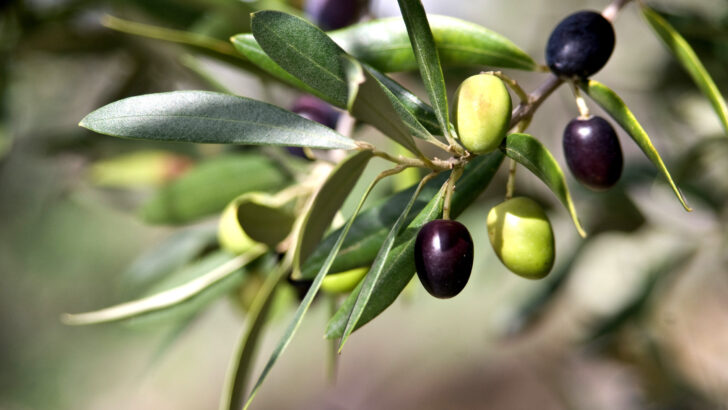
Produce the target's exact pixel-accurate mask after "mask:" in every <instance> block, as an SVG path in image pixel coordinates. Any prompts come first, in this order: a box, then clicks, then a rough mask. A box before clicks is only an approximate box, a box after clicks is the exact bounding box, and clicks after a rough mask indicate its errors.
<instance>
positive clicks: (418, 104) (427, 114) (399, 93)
mask: <svg viewBox="0 0 728 410" xmlns="http://www.w3.org/2000/svg"><path fill="white" fill-rule="evenodd" d="M365 67H366V69H367V71H368V72H369V73H370V74H371V75H373V76H374V77H375V78H376V79H377V80H378V81H379V82H380V83H381V84H382V85H383V86H385V87H386V88H387V90H388V91H389V93H391V95H392V96H394V97H395V98H396V99H397V100H398V101H399V104H401V105H402V107H404V108H405V109H406V110H407V111H408V112H409V113H410V114H412V115H413V116H414V117H415V118H416V119H417V122H419V123H420V124H422V126H424V127H425V129H426V130H427V132H428V133H430V134H431V135H443V133H442V129H440V124H439V123H438V122H437V115H435V110H434V109H432V107H430V106H429V105H427V104H425V103H424V102H423V101H422V100H420V99H419V97H417V96H416V95H414V94H412V92H410V91H409V90H407V89H406V88H404V87H403V86H402V85H401V84H400V83H398V82H396V81H394V80H393V79H391V78H389V77H388V76H386V75H384V74H382V73H381V72H379V71H377V70H375V69H374V68H373V67H371V66H368V65H366V64H365ZM388 95H389V94H388ZM392 104H393V105H394V106H395V107H397V106H398V105H399V104H396V103H395V102H392ZM400 116H401V117H403V118H404V115H402V114H400ZM405 122H407V121H405ZM413 135H414V136H416V137H419V138H425V139H429V136H424V137H423V136H422V134H421V133H420V132H413Z"/></svg>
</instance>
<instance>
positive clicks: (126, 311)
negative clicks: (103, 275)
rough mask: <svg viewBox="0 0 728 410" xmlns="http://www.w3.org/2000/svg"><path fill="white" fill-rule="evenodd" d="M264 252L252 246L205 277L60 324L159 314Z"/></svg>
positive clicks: (66, 316)
mask: <svg viewBox="0 0 728 410" xmlns="http://www.w3.org/2000/svg"><path fill="white" fill-rule="evenodd" d="M265 252H266V247H265V246H263V245H260V246H256V247H255V248H253V249H251V250H250V251H249V252H247V253H246V254H243V255H240V256H232V255H230V256H228V257H227V258H226V260H225V261H224V262H223V263H221V264H219V265H218V266H216V267H215V268H214V269H212V270H210V271H209V272H208V273H206V274H204V275H202V276H199V277H197V278H195V279H193V280H191V281H189V282H187V283H184V284H182V285H179V286H176V287H174V288H171V289H167V290H164V291H162V292H159V293H156V294H154V295H151V296H148V297H145V298H142V299H138V300H135V301H131V302H127V303H122V304H120V305H116V306H112V307H109V308H106V309H101V310H97V311H93V312H86V313H79V314H64V315H63V316H62V317H61V320H62V321H63V323H65V324H67V325H91V324H98V323H109V322H117V321H120V320H125V319H131V318H137V317H140V316H143V315H147V314H150V313H154V312H159V311H162V310H165V309H168V308H170V307H173V306H176V305H178V304H180V303H183V302H186V301H189V300H191V299H193V298H194V297H196V296H198V295H200V294H201V293H202V292H204V291H205V290H207V289H208V288H210V287H211V286H213V285H215V284H216V283H218V282H220V281H222V280H223V279H225V278H227V277H229V276H230V275H232V274H234V273H236V272H238V271H239V270H240V269H241V268H242V267H244V266H245V265H247V264H248V263H250V262H252V261H253V260H255V259H257V258H258V257H259V256H261V255H262V254H264V253H265Z"/></svg>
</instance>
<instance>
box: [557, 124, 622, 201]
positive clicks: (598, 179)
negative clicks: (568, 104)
mask: <svg viewBox="0 0 728 410" xmlns="http://www.w3.org/2000/svg"><path fill="white" fill-rule="evenodd" d="M563 145H564V157H565V158H566V163H567V164H568V165H569V169H570V170H571V173H572V174H573V175H574V177H575V178H576V179H577V180H578V181H579V182H581V183H582V184H584V185H585V186H587V187H588V188H591V189H593V190H595V191H599V190H604V189H607V188H610V187H612V186H613V185H614V184H616V183H617V181H618V180H619V177H620V175H621V174H622V148H621V147H620V146H619V139H618V138H617V133H616V132H614V128H612V126H611V125H609V123H608V122H607V120H605V119H604V118H602V117H590V118H575V119H573V120H571V122H569V124H568V125H567V126H566V129H564V141H563Z"/></svg>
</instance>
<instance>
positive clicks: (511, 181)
mask: <svg viewBox="0 0 728 410" xmlns="http://www.w3.org/2000/svg"><path fill="white" fill-rule="evenodd" d="M516 169H518V162H516V160H515V159H511V163H510V167H509V168H508V182H506V201H507V200H509V199H511V198H513V192H514V191H515V190H516Z"/></svg>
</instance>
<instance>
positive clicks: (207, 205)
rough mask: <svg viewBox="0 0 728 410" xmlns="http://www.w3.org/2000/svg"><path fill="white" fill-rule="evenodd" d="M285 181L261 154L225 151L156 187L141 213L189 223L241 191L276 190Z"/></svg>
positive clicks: (167, 221)
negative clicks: (160, 186) (171, 180)
mask: <svg viewBox="0 0 728 410" xmlns="http://www.w3.org/2000/svg"><path fill="white" fill-rule="evenodd" d="M252 176H254V177H252ZM286 182H287V178H286V177H285V176H284V175H283V174H282V172H281V170H280V169H279V168H278V167H277V166H276V164H275V163H274V162H272V161H270V160H269V159H267V158H266V157H264V156H262V155H257V154H227V155H223V156H220V157H216V158H213V159H210V160H208V161H205V162H203V163H201V164H200V165H198V166H196V167H195V168H193V169H191V170H189V171H187V172H186V173H185V174H184V175H183V176H182V177H180V178H178V179H177V180H175V181H174V182H172V183H171V184H169V185H167V186H164V187H162V188H161V189H159V190H158V191H157V193H156V194H155V195H154V196H153V197H152V198H151V199H150V200H149V201H147V202H146V203H145V204H144V205H143V206H142V208H141V210H140V213H141V215H142V217H143V218H144V220H145V221H146V222H149V223H154V224H182V223H188V222H191V221H194V220H196V219H199V218H201V217H204V216H207V215H211V214H215V213H218V212H222V210H223V209H224V208H225V206H226V205H227V204H228V203H229V202H230V201H232V200H233V199H235V198H236V197H237V196H238V195H240V194H244V193H246V192H252V191H269V190H276V189H278V188H280V187H282V186H283V185H284V184H285V183H286Z"/></svg>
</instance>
